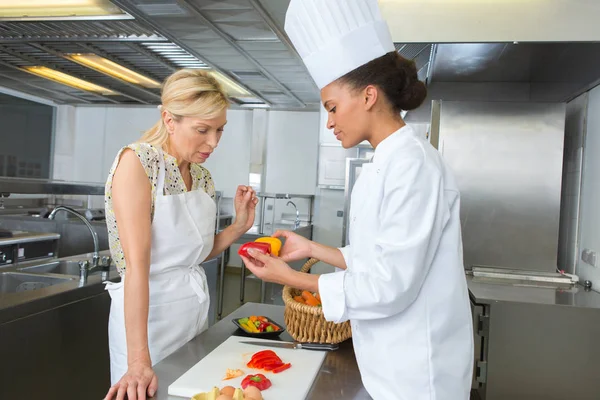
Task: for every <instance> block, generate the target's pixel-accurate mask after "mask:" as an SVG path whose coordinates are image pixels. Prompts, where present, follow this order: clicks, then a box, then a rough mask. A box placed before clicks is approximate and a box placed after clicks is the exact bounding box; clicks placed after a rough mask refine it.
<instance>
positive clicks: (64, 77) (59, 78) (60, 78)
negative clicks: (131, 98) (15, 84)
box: [22, 66, 117, 96]
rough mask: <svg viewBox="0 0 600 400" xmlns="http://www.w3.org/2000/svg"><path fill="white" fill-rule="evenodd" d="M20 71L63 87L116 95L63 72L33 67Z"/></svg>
mask: <svg viewBox="0 0 600 400" xmlns="http://www.w3.org/2000/svg"><path fill="white" fill-rule="evenodd" d="M22 69H23V70H24V71H26V72H29V73H31V74H34V75H37V76H41V77H42V78H46V79H49V80H51V81H54V82H58V83H61V84H63V85H67V86H71V87H73V88H76V89H80V90H86V91H88V92H94V93H98V94H102V95H105V96H107V95H116V94H117V93H115V92H113V91H112V90H110V89H107V88H105V87H102V86H99V85H96V84H93V83H91V82H88V81H84V80H83V79H79V78H75V77H74V76H71V75H68V74H65V73H64V72H60V71H56V70H54V69H51V68H48V67H40V66H34V67H22Z"/></svg>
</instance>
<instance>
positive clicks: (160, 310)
mask: <svg viewBox="0 0 600 400" xmlns="http://www.w3.org/2000/svg"><path fill="white" fill-rule="evenodd" d="M159 156H160V157H159V160H160V161H159V162H160V164H159V172H158V180H157V189H156V199H155V202H154V219H153V221H152V249H151V258H150V279H149V280H150V282H149V308H148V347H149V349H150V359H151V360H152V365H154V364H156V363H158V362H159V361H161V360H162V359H164V358H165V357H167V356H168V355H170V354H172V353H173V352H174V351H175V350H177V349H179V348H180V347H181V346H183V345H184V344H185V343H187V342H189V341H190V340H191V339H192V338H194V337H195V336H197V335H198V334H199V333H200V332H202V331H204V330H206V328H207V327H208V307H209V302H210V300H209V297H208V293H209V292H208V286H207V283H206V275H205V273H204V269H203V268H202V267H201V266H200V265H199V264H200V263H202V262H203V261H204V260H205V259H206V257H207V256H208V255H209V254H210V252H211V250H212V248H213V244H214V233H215V223H216V215H217V213H216V204H215V202H214V200H213V199H212V198H211V197H210V196H209V195H208V194H207V193H205V192H204V191H203V190H201V189H198V190H193V191H189V192H185V193H181V194H177V195H170V196H165V195H164V182H165V163H164V158H163V154H162V152H160V155H159ZM124 279H125V276H123V277H122V279H121V282H119V283H111V282H108V283H107V287H106V288H107V290H108V292H109V294H110V296H111V299H112V302H111V307H110V317H109V321H108V342H109V348H110V374H111V382H112V384H113V385H114V384H115V383H117V382H118V381H119V380H120V379H121V377H122V376H123V375H124V374H125V373H126V372H127V341H126V336H125V318H124V304H123V303H124V301H123V300H124Z"/></svg>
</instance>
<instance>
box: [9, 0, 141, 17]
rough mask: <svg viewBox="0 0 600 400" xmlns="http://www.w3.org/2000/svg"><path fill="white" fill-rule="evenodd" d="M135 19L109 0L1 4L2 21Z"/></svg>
mask: <svg viewBox="0 0 600 400" xmlns="http://www.w3.org/2000/svg"><path fill="white" fill-rule="evenodd" d="M79 19H86V20H106V19H133V17H132V16H130V15H129V14H127V13H126V12H124V11H123V10H121V9H120V8H119V7H117V6H115V5H114V4H112V3H111V2H110V1H109V0H28V1H22V0H5V1H1V2H0V20H2V21H15V20H17V21H27V20H30V21H31V20H33V21H51V20H79Z"/></svg>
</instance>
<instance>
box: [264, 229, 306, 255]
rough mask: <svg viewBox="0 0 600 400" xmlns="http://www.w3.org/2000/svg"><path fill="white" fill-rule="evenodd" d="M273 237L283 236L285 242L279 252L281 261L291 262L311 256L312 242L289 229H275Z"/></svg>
mask: <svg viewBox="0 0 600 400" xmlns="http://www.w3.org/2000/svg"><path fill="white" fill-rule="evenodd" d="M273 237H276V238H285V243H284V244H283V247H282V248H281V251H280V252H279V257H280V258H281V259H282V260H283V261H285V262H292V261H298V260H302V259H305V258H310V257H311V253H312V243H313V242H311V241H310V240H308V239H307V238H305V237H303V236H300V235H298V234H297V233H294V232H290V231H277V232H275V234H274V235H273Z"/></svg>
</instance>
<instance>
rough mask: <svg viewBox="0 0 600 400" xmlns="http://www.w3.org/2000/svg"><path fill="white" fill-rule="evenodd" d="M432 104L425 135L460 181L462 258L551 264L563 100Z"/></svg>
mask: <svg viewBox="0 0 600 400" xmlns="http://www.w3.org/2000/svg"><path fill="white" fill-rule="evenodd" d="M439 104H440V107H434V112H433V115H432V122H431V126H432V128H434V127H436V128H437V129H438V131H437V132H435V133H432V135H431V141H432V144H433V145H434V146H435V147H437V148H438V149H439V151H440V153H441V154H442V156H443V158H444V161H445V163H446V165H447V166H448V167H449V168H450V169H451V170H452V172H453V173H454V175H455V177H456V180H457V183H458V187H459V189H460V193H461V222H462V228H463V249H464V259H465V265H467V266H471V265H480V266H491V267H504V268H513V269H526V270H531V271H546V272H553V271H555V270H556V264H557V251H558V228H559V219H560V194H561V182H562V163H563V142H564V135H565V111H566V106H565V104H563V103H501V102H459V101H443V102H439ZM438 110H439V111H438Z"/></svg>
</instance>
